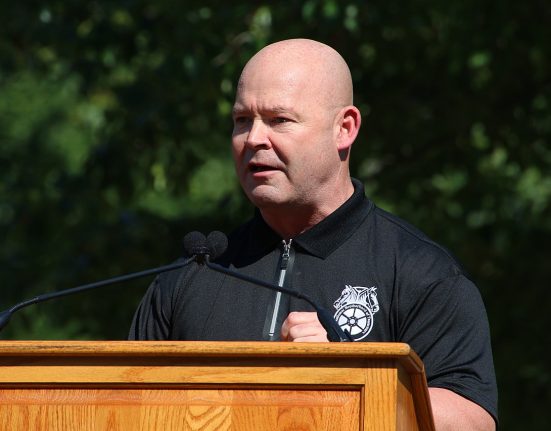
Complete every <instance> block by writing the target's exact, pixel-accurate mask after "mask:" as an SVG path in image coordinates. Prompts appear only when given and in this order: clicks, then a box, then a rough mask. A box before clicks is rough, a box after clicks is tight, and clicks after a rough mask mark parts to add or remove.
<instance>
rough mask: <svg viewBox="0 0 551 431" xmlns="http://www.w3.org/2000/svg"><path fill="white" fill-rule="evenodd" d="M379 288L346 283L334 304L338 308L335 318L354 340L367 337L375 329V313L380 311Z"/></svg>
mask: <svg viewBox="0 0 551 431" xmlns="http://www.w3.org/2000/svg"><path fill="white" fill-rule="evenodd" d="M376 290H377V288H376V287H375V286H372V287H361V286H350V285H348V284H347V285H346V286H345V288H344V290H343V291H342V293H341V296H340V297H339V299H337V300H336V301H335V302H334V303H333V306H334V307H335V308H336V309H337V312H336V313H335V320H336V321H337V323H338V324H339V326H340V327H341V328H342V329H343V331H348V332H349V333H350V335H352V338H354V340H356V341H359V340H362V339H364V338H365V337H367V335H368V334H369V333H370V332H371V330H372V329H373V315H374V314H375V313H376V312H377V311H379V301H378V300H377V292H375V291H376Z"/></svg>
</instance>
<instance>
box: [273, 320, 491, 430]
mask: <svg viewBox="0 0 551 431" xmlns="http://www.w3.org/2000/svg"><path fill="white" fill-rule="evenodd" d="M281 339H282V340H283V341H327V333H326V332H325V329H323V326H321V323H320V322H319V320H318V316H317V313H314V312H297V311H294V312H292V313H290V314H289V316H287V319H285V322H283V325H282V327H281ZM429 394H430V401H431V406H432V414H433V416H434V426H435V428H436V431H456V430H457V431H465V430H469V431H493V430H495V422H494V419H493V418H492V416H491V415H490V414H489V413H488V412H487V411H486V410H484V409H483V408H482V407H480V406H479V405H478V404H475V403H473V402H472V401H469V400H468V399H466V398H463V397H462V396H460V395H457V394H456V393H455V392H452V391H450V390H448V389H442V388H429Z"/></svg>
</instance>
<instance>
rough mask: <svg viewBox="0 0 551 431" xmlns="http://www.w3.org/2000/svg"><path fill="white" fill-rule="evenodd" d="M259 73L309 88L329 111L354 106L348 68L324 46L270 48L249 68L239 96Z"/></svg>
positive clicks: (292, 43)
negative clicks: (243, 88)
mask: <svg viewBox="0 0 551 431" xmlns="http://www.w3.org/2000/svg"><path fill="white" fill-rule="evenodd" d="M258 73H261V74H262V75H264V76H266V77H273V78H275V77H278V78H283V79H286V80H288V81H289V84H300V85H305V86H306V87H307V88H306V90H308V91H306V92H307V93H309V94H308V95H309V96H312V97H314V98H315V99H317V101H318V102H319V103H324V104H326V106H327V107H328V108H341V107H343V106H346V105H351V104H352V103H353V89H352V77H351V75H350V70H349V68H348V65H347V64H346V62H345V61H344V59H343V58H342V57H341V55H340V54H339V53H338V52H337V51H335V50H334V49H333V48H331V47H330V46H327V45H325V44H323V43H321V42H317V41H314V40H309V39H290V40H284V41H281V42H276V43H273V44H271V45H268V46H266V47H265V48H263V49H262V50H260V51H259V52H258V53H257V54H256V55H255V56H254V57H252V58H251V59H250V60H249V62H248V63H247V64H246V66H245V68H244V69H243V72H242V74H241V78H240V79H239V83H238V92H239V90H240V89H241V88H242V87H243V86H244V85H245V84H246V83H247V81H249V80H250V79H251V78H252V77H254V76H257V74H258ZM301 81H302V82H301Z"/></svg>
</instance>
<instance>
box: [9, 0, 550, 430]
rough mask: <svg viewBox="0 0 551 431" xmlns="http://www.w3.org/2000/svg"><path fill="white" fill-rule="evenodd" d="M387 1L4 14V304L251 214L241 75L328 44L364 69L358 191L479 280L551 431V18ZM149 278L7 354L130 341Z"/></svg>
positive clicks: (519, 383) (513, 367)
mask: <svg viewBox="0 0 551 431" xmlns="http://www.w3.org/2000/svg"><path fill="white" fill-rule="evenodd" d="M23 3H24V4H23ZM379 3H380V4H372V3H369V4H368V3H367V2H365V1H352V0H351V1H339V2H337V1H329V0H310V1H301V2H298V1H288V2H278V3H276V4H274V5H272V4H270V3H268V2H265V3H264V2H260V1H249V2H240V1H235V2H227V1H224V2H218V1H211V2H205V1H185V2H182V1H168V0H157V1H155V2H147V1H144V0H136V1H130V0H126V1H124V0H117V1H109V2H107V1H104V2H101V1H88V2H82V1H70V0H58V1H41V2H33V1H27V2H7V1H1V2H0V12H1V16H2V24H1V25H0V241H1V242H0V244H1V246H0V289H1V290H0V308H1V309H5V308H7V307H8V306H10V305H11V304H13V303H15V302H18V301H21V300H23V299H27V298H29V297H31V296H33V295H35V294H37V293H42V292H47V291H53V290H59V289H62V288H68V287H73V286H75V285H78V284H83V283H87V282H90V281H94V280H98V279H102V278H105V277H109V276H112V275H117V274H121V273H126V272H131V271H134V270H138V269H142V268H148V267H152V266H156V265H161V264H165V263H169V262H171V261H172V260H173V259H175V258H176V257H177V256H178V255H179V254H180V252H181V238H182V237H183V235H184V234H185V233H186V232H188V231H191V230H202V231H204V232H209V231H211V230H214V229H218V230H224V231H228V230H230V229H231V228H232V227H234V226H236V225H237V224H238V223H239V221H241V220H243V219H244V218H246V217H248V216H249V215H250V213H251V207H250V206H249V205H248V203H247V201H246V199H245V198H244V196H243V194H242V193H241V191H240V189H239V187H238V185H237V182H236V180H235V178H234V175H233V166H232V162H231V157H230V133H231V127H232V126H231V119H230V115H229V114H230V109H231V105H232V103H233V96H234V90H235V88H234V85H235V82H236V79H237V78H238V75H239V72H240V69H241V67H242V66H243V65H244V63H245V61H246V60H247V59H248V58H249V57H250V56H251V55H252V54H253V53H254V52H255V51H256V50H257V49H259V48H261V47H262V46H264V45H265V44H267V43H269V42H273V41H276V40H280V39H284V38H291V37H308V38H313V39H317V40H320V41H322V42H325V43H327V44H329V45H331V46H333V47H334V48H336V49H337V50H338V51H339V52H341V54H342V55H343V56H344V57H345V59H346V60H347V61H348V63H349V65H350V68H351V70H352V75H353V77H354V84H355V94H356V99H355V103H356V105H357V106H358V107H359V108H360V110H361V111H362V113H363V126H362V130H361V134H360V137H359V138H358V140H357V142H356V143H355V144H354V147H353V152H352V158H353V160H352V172H353V175H354V176H356V177H357V178H359V179H360V180H362V181H363V182H364V183H365V186H366V189H367V191H368V193H369V195H370V196H371V197H372V198H373V199H374V200H375V202H376V203H377V204H378V205H379V206H381V207H383V208H385V209H387V210H390V211H392V212H394V213H396V214H398V215H400V216H402V217H403V218H405V219H407V220H408V221H410V222H411V223H413V224H415V225H417V226H418V227H420V228H421V229H422V230H424V231H425V232H426V233H428V234H429V235H430V236H432V237H433V239H435V240H436V241H438V242H440V243H442V244H443V245H445V246H447V247H448V248H450V249H451V250H452V251H453V252H454V253H455V254H456V255H457V256H458V257H459V259H460V260H461V261H462V262H463V263H464V265H465V267H466V268H467V269H468V270H469V272H470V273H471V274H472V276H473V278H474V279H475V280H476V281H477V284H478V286H479V288H480V290H481V292H482V295H483V298H484V300H485V302H486V305H487V309H488V314H489V318H490V323H491V329H492V337H493V346H494V354H495V362H496V370H497V375H498V383H499V393H500V416H501V423H502V427H501V429H502V430H504V431H505V430H517V429H518V430H528V429H530V430H544V429H547V427H548V426H549V422H550V421H551V417H550V415H549V406H550V405H551V395H550V394H551V391H550V390H549V387H550V384H551V369H550V368H551V365H550V364H551V358H550V354H549V350H550V348H549V345H550V342H549V335H548V330H549V328H550V326H551V318H550V313H549V308H550V306H551V295H550V281H549V280H550V279H551V247H550V246H549V243H550V240H551V145H550V139H551V64H550V59H551V52H550V51H551V3H550V2H549V1H547V0H532V1H530V2H519V1H509V0H499V1H480V0H479V1H472V0H448V1H445V2H442V1H435V0H426V1H421V0H419V1H405V2H404V1H402V2H379ZM149 281H150V280H149V279H145V280H141V281H139V282H134V283H128V284H125V285H121V286H118V287H113V288H104V289H103V290H100V291H96V292H94V293H88V294H81V295H79V296H76V297H73V298H70V299H69V298H68V299H62V300H58V301H56V302H52V303H46V304H42V305H38V306H34V307H31V308H28V309H26V310H24V311H22V312H21V313H18V314H17V315H15V316H14V317H13V318H12V322H11V324H10V326H9V327H8V328H6V329H5V330H4V331H3V332H2V333H1V338H3V339H123V338H125V337H126V334H127V331H128V326H129V323H130V320H131V318H132V314H133V312H134V310H135V308H136V306H137V304H138V301H139V299H140V297H141V296H142V295H143V293H144V291H145V289H146V288H147V285H148V283H149Z"/></svg>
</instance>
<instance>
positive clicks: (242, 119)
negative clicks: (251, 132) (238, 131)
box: [233, 117, 249, 124]
mask: <svg viewBox="0 0 551 431" xmlns="http://www.w3.org/2000/svg"><path fill="white" fill-rule="evenodd" d="M248 121H249V118H248V117H235V118H234V119H233V122H234V123H235V124H245V123H247V122H248Z"/></svg>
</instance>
